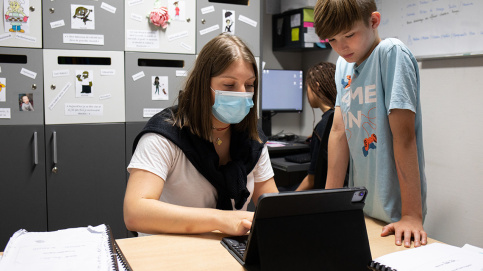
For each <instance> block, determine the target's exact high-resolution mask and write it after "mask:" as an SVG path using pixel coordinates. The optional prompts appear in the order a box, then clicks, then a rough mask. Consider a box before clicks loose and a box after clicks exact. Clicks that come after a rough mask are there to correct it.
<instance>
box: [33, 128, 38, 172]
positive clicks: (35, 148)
mask: <svg viewBox="0 0 483 271" xmlns="http://www.w3.org/2000/svg"><path fill="white" fill-rule="evenodd" d="M38 164H39V145H38V142H37V132H34V165H38Z"/></svg>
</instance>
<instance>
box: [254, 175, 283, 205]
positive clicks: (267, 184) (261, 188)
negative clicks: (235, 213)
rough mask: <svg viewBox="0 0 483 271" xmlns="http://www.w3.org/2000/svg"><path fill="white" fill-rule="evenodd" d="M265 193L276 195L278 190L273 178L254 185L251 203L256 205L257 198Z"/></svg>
mask: <svg viewBox="0 0 483 271" xmlns="http://www.w3.org/2000/svg"><path fill="white" fill-rule="evenodd" d="M265 193H278V188H277V185H276V184H275V180H274V179H273V177H272V178H270V179H268V180H266V181H264V182H257V183H255V187H254V189H253V195H252V200H253V203H255V205H257V203H258V198H259V197H260V196H261V195H263V194H265Z"/></svg>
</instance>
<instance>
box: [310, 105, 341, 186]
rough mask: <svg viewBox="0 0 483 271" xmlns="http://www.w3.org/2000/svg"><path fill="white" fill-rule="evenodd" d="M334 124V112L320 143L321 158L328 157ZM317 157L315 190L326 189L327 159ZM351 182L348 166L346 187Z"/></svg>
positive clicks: (330, 116)
mask: <svg viewBox="0 0 483 271" xmlns="http://www.w3.org/2000/svg"><path fill="white" fill-rule="evenodd" d="M333 122H334V112H333V111H332V112H331V113H330V115H329V118H328V120H327V124H326V125H325V130H324V134H323V135H322V139H321V141H320V147H319V157H320V155H325V156H327V153H328V149H327V143H328V142H329V134H330V129H331V128H332V123H333ZM319 157H317V163H316V165H315V174H314V189H325V184H326V179H327V161H326V160H325V159H319ZM348 182H349V166H347V172H346V176H345V180H344V187H347V186H348Z"/></svg>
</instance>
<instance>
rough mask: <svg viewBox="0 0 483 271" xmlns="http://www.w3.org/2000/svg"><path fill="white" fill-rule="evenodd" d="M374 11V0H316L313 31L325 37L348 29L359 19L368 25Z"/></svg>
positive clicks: (375, 7) (375, 9) (375, 8)
mask: <svg viewBox="0 0 483 271" xmlns="http://www.w3.org/2000/svg"><path fill="white" fill-rule="evenodd" d="M375 11H377V6H376V3H375V1H374V0H318V1H317V3H316V4H315V8H314V26H315V32H316V33H317V35H318V36H319V37H320V38H321V39H327V38H331V37H333V36H335V35H337V34H339V33H341V32H343V31H348V30H350V29H351V28H352V27H353V26H354V23H356V22H358V21H360V20H362V21H363V22H364V23H365V24H366V25H369V18H370V17H371V14H372V13H373V12H375Z"/></svg>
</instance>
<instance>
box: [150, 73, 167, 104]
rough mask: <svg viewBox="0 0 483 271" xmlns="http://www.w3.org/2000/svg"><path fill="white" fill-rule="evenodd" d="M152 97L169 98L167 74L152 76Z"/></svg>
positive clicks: (163, 99) (164, 99) (162, 99)
mask: <svg viewBox="0 0 483 271" xmlns="http://www.w3.org/2000/svg"><path fill="white" fill-rule="evenodd" d="M151 82H152V87H151V89H152V90H151V93H152V99H153V100H161V101H167V100H169V91H168V76H152V77H151Z"/></svg>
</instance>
